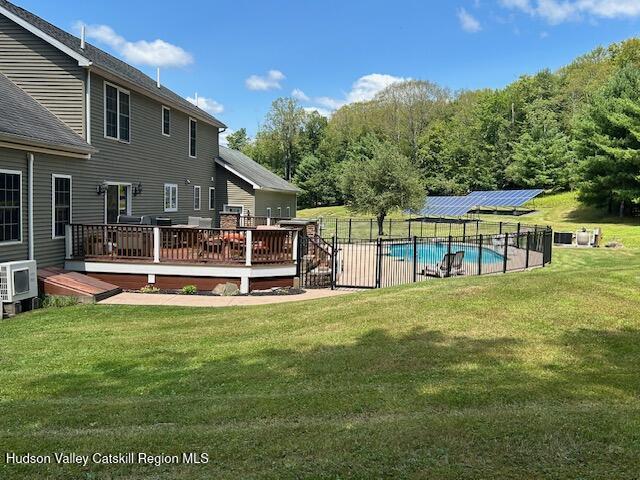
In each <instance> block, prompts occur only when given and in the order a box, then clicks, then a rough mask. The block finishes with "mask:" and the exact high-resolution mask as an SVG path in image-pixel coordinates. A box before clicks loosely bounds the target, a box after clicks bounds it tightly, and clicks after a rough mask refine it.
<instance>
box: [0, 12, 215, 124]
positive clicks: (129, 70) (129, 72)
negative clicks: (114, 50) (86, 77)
mask: <svg viewBox="0 0 640 480" xmlns="http://www.w3.org/2000/svg"><path fill="white" fill-rule="evenodd" d="M0 7H3V8H6V9H7V10H8V11H9V12H11V13H13V14H14V15H16V16H18V17H20V18H21V19H22V20H24V21H26V22H28V23H30V24H31V25H33V26H34V27H36V28H37V29H38V30H41V31H42V32H44V33H46V34H47V35H49V36H50V37H52V38H54V39H56V40H57V41H59V42H60V43H62V44H63V45H65V46H66V47H68V48H69V49H71V50H73V51H74V52H76V53H77V54H78V55H82V56H83V57H85V58H86V59H88V60H89V61H91V63H92V64H93V65H95V66H96V67H98V68H100V69H102V70H104V71H106V72H108V73H110V74H112V75H115V76H116V77H119V78H121V79H123V80H125V81H128V82H130V83H131V84H133V85H136V86H138V87H140V88H142V89H143V90H147V91H148V92H150V93H152V94H154V95H158V96H159V97H161V98H164V99H166V101H167V103H169V104H173V105H174V106H175V107H176V108H180V109H183V110H184V111H186V112H187V113H191V114H192V115H197V116H198V117H200V118H201V119H202V120H204V121H208V122H210V123H212V124H214V125H215V126H217V127H219V128H225V127H226V125H225V124H224V123H222V122H220V121H219V120H218V119H216V118H215V117H213V116H212V115H209V114H208V113H207V112H205V111H204V110H202V109H201V108H198V107H196V106H195V105H194V104H192V103H191V102H189V101H188V100H186V99H184V98H182V97H181V96H180V95H178V94H176V93H174V92H172V91H171V90H169V89H168V88H166V87H164V86H161V87H160V88H158V86H157V85H156V80H155V79H152V78H151V77H149V76H148V75H146V74H145V73H143V72H141V71H140V70H138V69H137V68H134V67H132V66H131V65H129V64H127V63H125V62H123V61H122V60H119V59H117V58H116V57H114V56H113V55H110V54H108V53H106V52H105V51H103V50H100V49H99V48H97V47H95V46H93V45H91V44H90V43H88V42H85V48H84V50H83V49H81V48H80V39H79V38H78V37H76V36H74V35H71V34H70V33H67V32H65V31H64V30H61V29H60V28H58V27H56V26H55V25H52V24H51V23H49V22H47V21H46V20H43V19H42V18H40V17H38V16H37V15H34V14H33V13H31V12H29V11H27V10H25V9H23V8H20V7H18V6H16V5H14V4H13V3H11V2H8V1H7V0H0Z"/></svg>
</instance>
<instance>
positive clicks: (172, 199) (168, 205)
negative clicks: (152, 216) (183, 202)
mask: <svg viewBox="0 0 640 480" xmlns="http://www.w3.org/2000/svg"><path fill="white" fill-rule="evenodd" d="M164 211H165V212H177V211H178V185H176V184H175V183H165V184H164Z"/></svg>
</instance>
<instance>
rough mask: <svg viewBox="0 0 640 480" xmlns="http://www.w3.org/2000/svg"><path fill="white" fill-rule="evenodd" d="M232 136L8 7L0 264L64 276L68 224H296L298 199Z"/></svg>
mask: <svg viewBox="0 0 640 480" xmlns="http://www.w3.org/2000/svg"><path fill="white" fill-rule="evenodd" d="M225 128H226V127H225V125H224V124H223V123H222V122H220V121H219V120H217V119H216V118H214V117H213V116H211V115H209V114H208V113H207V112H205V111H203V110H201V109H199V108H198V107H196V106H194V105H193V104H191V103H190V102H188V101H187V100H185V99H184V98H182V97H181V96H179V95H177V94H175V93H174V92H172V91H171V90H169V89H168V88H166V87H165V86H163V85H161V84H160V82H159V81H158V80H154V79H152V78H151V77H149V76H147V75H145V74H144V73H142V72H141V71H139V70H137V69H136V68H134V67H132V66H130V65H128V64H126V63H124V62H122V61H121V60H118V59H117V58H115V57H113V56H111V55H109V54H107V53H105V52H104V51H102V50H100V49H98V48H96V47H94V46H93V45H91V44H89V43H86V42H85V41H84V39H79V38H77V37H75V36H73V35H71V34H69V33H67V32H65V31H63V30H61V29H59V28H57V27H55V26H53V25H52V24H50V23H48V22H46V21H44V20H43V19H41V18H39V17H37V16H35V15H33V14H32V13H30V12H28V11H26V10H24V9H22V8H19V7H17V6H15V5H14V4H12V3H10V2H7V1H6V0H0V261H10V260H22V259H29V258H30V259H35V260H37V261H38V266H39V267H44V266H50V265H62V263H63V260H64V258H65V226H66V225H67V224H69V223H82V224H105V223H115V222H116V220H117V218H118V216H119V215H122V214H129V215H154V216H162V217H169V218H171V219H172V220H173V221H174V223H185V222H186V220H187V217H188V216H200V217H212V218H214V221H215V220H217V215H218V212H219V211H220V210H223V209H225V208H231V209H233V208H234V206H240V205H241V206H242V208H243V210H245V209H246V212H248V213H251V214H253V215H255V214H258V215H267V214H268V213H271V214H272V215H273V216H278V215H282V216H287V215H289V214H290V215H291V216H293V215H294V214H295V206H296V203H295V189H293V187H291V186H290V185H288V184H286V182H284V181H282V180H279V181H277V180H278V179H277V177H275V176H274V175H272V174H269V172H266V171H265V170H264V169H263V168H262V167H259V166H257V165H255V164H253V165H252V163H253V162H252V161H251V160H250V159H248V158H247V157H245V156H243V155H241V154H238V153H236V152H232V151H230V150H226V149H220V148H219V134H220V132H221V131H223V130H224V129H225ZM274 177H275V178H274ZM241 191H242V192H243V193H242V194H241V193H240V192H241ZM243 195H244V196H243ZM225 206H226V207H225ZM267 209H271V210H270V211H269V210H267Z"/></svg>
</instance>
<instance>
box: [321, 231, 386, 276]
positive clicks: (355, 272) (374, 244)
mask: <svg viewBox="0 0 640 480" xmlns="http://www.w3.org/2000/svg"><path fill="white" fill-rule="evenodd" d="M332 243H333V244H334V245H333V247H334V251H335V255H334V258H333V261H334V268H333V271H334V277H333V280H334V287H335V288H379V287H380V268H381V265H380V262H381V259H382V255H381V243H380V240H373V241H370V240H356V239H353V238H351V239H349V238H335V237H334V238H333V239H332Z"/></svg>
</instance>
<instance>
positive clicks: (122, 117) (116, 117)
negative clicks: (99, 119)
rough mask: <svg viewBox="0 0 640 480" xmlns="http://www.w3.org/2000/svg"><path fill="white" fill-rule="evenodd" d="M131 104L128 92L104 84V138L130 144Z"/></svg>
mask: <svg viewBox="0 0 640 480" xmlns="http://www.w3.org/2000/svg"><path fill="white" fill-rule="evenodd" d="M130 114H131V103H130V96H129V92H128V91H127V90H123V89H121V88H120V87H117V86H115V85H112V84H111V83H107V82H105V84H104V136H105V137H107V138H113V139H114V140H120V141H121V142H129V140H130V138H131V131H130V127H131V125H130V120H129V119H130Z"/></svg>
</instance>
